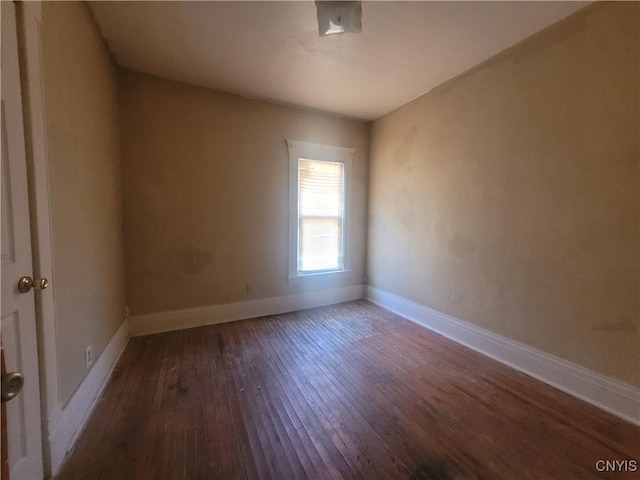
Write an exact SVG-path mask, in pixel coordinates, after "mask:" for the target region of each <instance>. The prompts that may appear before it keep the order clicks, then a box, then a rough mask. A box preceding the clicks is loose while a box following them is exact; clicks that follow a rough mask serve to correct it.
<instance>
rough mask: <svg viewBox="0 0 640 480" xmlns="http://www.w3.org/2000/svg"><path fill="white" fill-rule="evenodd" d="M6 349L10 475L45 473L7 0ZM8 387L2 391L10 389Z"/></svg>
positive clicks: (18, 99) (11, 10) (16, 478)
mask: <svg viewBox="0 0 640 480" xmlns="http://www.w3.org/2000/svg"><path fill="white" fill-rule="evenodd" d="M0 3H1V5H2V6H1V8H2V11H1V12H0V13H1V21H2V30H1V36H2V42H1V43H2V57H0V58H1V59H2V60H1V62H2V64H1V66H0V71H1V83H0V90H1V92H2V101H1V103H0V106H1V112H0V113H1V119H0V120H1V124H0V125H1V133H2V145H1V149H0V154H1V156H2V183H1V186H0V189H1V190H2V195H1V197H0V202H1V203H2V205H1V207H2V245H1V247H2V248H1V249H2V330H1V338H2V348H3V350H4V354H5V361H6V370H7V372H19V373H22V375H23V376H24V387H23V389H22V392H21V393H20V394H18V395H17V396H16V397H15V398H13V399H12V400H11V401H9V402H8V403H7V404H6V406H7V437H8V442H7V443H8V447H9V449H8V450H9V452H8V455H9V470H10V478H11V480H21V479H29V480H35V479H40V478H42V477H43V473H42V443H41V412H40V389H39V377H38V352H37V340H36V322H35V306H34V295H35V294H36V293H35V290H34V289H31V290H30V291H29V292H28V293H20V292H19V291H18V281H19V279H20V277H22V276H30V277H33V272H32V259H31V233H30V228H29V200H28V198H29V197H28V191H27V165H26V154H25V137H24V125H23V115H22V95H21V91H20V71H19V63H18V41H17V34H16V16H15V6H14V4H13V2H11V1H2V2H0ZM5 392H6V391H3V394H5Z"/></svg>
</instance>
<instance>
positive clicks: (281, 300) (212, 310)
mask: <svg viewBox="0 0 640 480" xmlns="http://www.w3.org/2000/svg"><path fill="white" fill-rule="evenodd" d="M363 297H364V285H349V286H346V287H336V288H329V289H323V290H313V291H309V292H302V293H294V294H289V295H280V296H277V297H268V298H259V299H255V300H246V301H243V302H235V303H226V304H223V305H208V306H205V307H197V308H189V309H184V310H172V311H168V312H160V313H151V314H148V315H133V316H131V317H130V318H129V333H130V335H131V336H132V337H135V336H139V335H149V334H152V333H162V332H171V331H174V330H182V329H185V328H194V327H203V326H206V325H215V324H217V323H225V322H233V321H236V320H245V319H248V318H255V317H262V316H265V315H275V314H278V313H285V312H293V311H295V310H303V309H305V308H314V307H321V306H324V305H331V304H334V303H340V302H347V301H349V300H357V299H359V298H363Z"/></svg>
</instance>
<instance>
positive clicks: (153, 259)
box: [119, 71, 369, 314]
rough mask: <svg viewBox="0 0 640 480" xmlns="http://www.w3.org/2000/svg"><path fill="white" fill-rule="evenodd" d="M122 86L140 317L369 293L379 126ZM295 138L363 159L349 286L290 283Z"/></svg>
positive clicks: (150, 80) (154, 87)
mask: <svg viewBox="0 0 640 480" xmlns="http://www.w3.org/2000/svg"><path fill="white" fill-rule="evenodd" d="M119 88H120V95H121V96H120V119H121V134H122V152H123V162H124V163H123V167H124V175H123V188H124V197H123V201H124V212H125V215H124V220H125V230H124V231H125V260H126V261H125V265H126V269H125V270H126V294H127V303H128V306H129V308H130V311H131V313H132V314H143V313H152V312H162V311H167V310H176V309H185V308H190V307H198V306H204V305H217V304H223V303H229V302H236V301H242V300H249V299H253V298H263V297H271V296H275V295H283V294H287V293H294V292H298V291H301V290H308V289H310V288H318V287H328V286H332V285H345V284H359V283H362V278H363V274H364V258H365V252H364V244H365V233H366V232H365V222H366V180H367V157H368V145H369V125H368V124H366V123H362V122H355V121H348V120H344V119H339V118H335V117H331V116H327V115H320V114H316V113H310V112H307V111H303V110H299V109H294V108H287V107H283V106H279V105H275V104H270V103H266V102H260V101H254V100H249V99H246V98H243V97H240V96H237V95H232V94H227V93H221V92H217V91H214V90H208V89H204V88H199V87H193V86H189V85H186V84H182V83H177V82H172V81H167V80H162V79H159V78H156V77H151V76H147V75H142V74H138V73H134V72H130V71H121V75H120V84H119ZM287 138H291V139H295V140H302V141H308V142H315V143H323V144H331V145H339V146H346V147H354V148H356V149H357V152H356V156H355V160H354V169H353V170H354V190H353V211H352V213H353V216H352V227H353V230H352V239H353V241H354V245H356V246H357V247H356V248H355V250H354V258H353V273H352V275H351V277H350V278H347V279H344V280H341V281H340V282H339V283H335V284H324V285H319V286H318V285H315V286H314V285H289V284H288V283H287V273H288V265H287V252H288V240H287V239H288V233H287V232H288V231H287V229H288V175H289V174H288V162H289V160H288V154H287V147H286V143H285V139H287Z"/></svg>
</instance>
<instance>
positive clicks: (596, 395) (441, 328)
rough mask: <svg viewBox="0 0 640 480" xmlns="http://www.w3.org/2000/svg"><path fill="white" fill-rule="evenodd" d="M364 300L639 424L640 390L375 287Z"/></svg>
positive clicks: (370, 289)
mask: <svg viewBox="0 0 640 480" xmlns="http://www.w3.org/2000/svg"><path fill="white" fill-rule="evenodd" d="M366 298H367V299H368V300H370V301H372V302H374V303H376V304H378V305H380V306H381V307H383V308H386V309H387V310H391V311H392V312H395V313H397V314H399V315H401V316H403V317H405V318H407V319H409V320H411V321H413V322H415V323H417V324H419V325H422V326H423V327H426V328H428V329H429V330H433V331H435V332H437V333H439V334H441V335H443V336H445V337H447V338H449V339H451V340H453V341H455V342H457V343H460V344H462V345H465V346H467V347H469V348H471V349H472V350H475V351H477V352H480V353H482V354H484V355H487V356H488V357H491V358H493V359H495V360H497V361H499V362H501V363H504V364H505V365H508V366H510V367H512V368H514V369H516V370H519V371H520V372H523V373H525V374H527V375H529V376H531V377H534V378H536V379H538V380H540V381H542V382H544V383H547V384H549V385H551V386H553V387H555V388H557V389H559V390H562V391H563V392H566V393H568V394H570V395H573V396H574V397H577V398H579V399H581V400H584V401H586V402H588V403H591V404H593V405H595V406H597V407H599V408H601V409H603V410H606V411H608V412H610V413H612V414H614V415H616V416H618V417H620V418H623V419H625V420H627V421H629V422H631V423H633V424H635V425H640V388H638V387H635V386H633V385H629V384H627V383H624V382H621V381H619V380H615V379H613V378H610V377H606V376H604V375H602V374H600V373H597V372H594V371H593V370H589V369H587V368H585V367H582V366H580V365H577V364H575V363H572V362H569V361H567V360H564V359H562V358H558V357H556V356H554V355H551V354H549V353H545V352H543V351H541V350H537V349H535V348H532V347H528V346H526V345H524V344H522V343H519V342H516V341H514V340H510V339H508V338H506V337H503V336H500V335H497V334H495V333H492V332H489V331H487V330H484V329H482V328H480V327H477V326H475V325H471V324H469V323H467V322H463V321H461V320H458V319H456V318H454V317H452V316H450V315H446V314H444V313H441V312H438V311H437V310H433V309H431V308H429V307H425V306H424V305H420V304H418V303H415V302H412V301H410V300H407V299H405V298H402V297H399V296H397V295H394V294H392V293H389V292H385V291H383V290H380V289H378V288H375V287H370V286H367V287H366Z"/></svg>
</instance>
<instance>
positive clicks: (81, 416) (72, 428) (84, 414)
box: [49, 319, 129, 477]
mask: <svg viewBox="0 0 640 480" xmlns="http://www.w3.org/2000/svg"><path fill="white" fill-rule="evenodd" d="M128 338H129V322H128V320H127V319H125V320H124V321H123V322H122V324H121V325H120V327H119V328H118V330H117V331H116V333H115V334H114V335H113V337H111V340H109V343H108V344H107V346H106V347H105V348H104V350H103V351H102V353H101V354H100V356H99V357H98V358H97V359H96V361H95V363H94V364H93V367H92V368H91V370H89V373H87V375H86V376H85V377H84V380H82V383H81V384H80V386H79V387H78V389H77V390H76V391H75V393H74V394H73V396H72V397H71V399H70V400H69V401H68V402H67V404H66V405H65V406H64V408H62V409H60V410H59V413H58V414H57V415H56V417H55V418H54V419H53V420H52V421H51V422H50V425H51V428H50V430H49V431H50V432H51V434H50V435H49V447H50V460H51V473H52V475H53V476H54V477H55V475H57V474H58V471H59V470H60V467H61V466H62V464H63V463H64V460H65V456H66V455H67V453H68V452H69V451H70V450H71V449H72V448H73V446H74V444H75V441H76V440H77V438H78V435H79V434H80V432H81V431H82V429H83V428H84V425H85V423H86V421H87V419H88V418H89V415H91V412H92V411H93V409H94V407H95V405H96V403H97V401H98V399H99V398H100V395H101V394H102V391H103V390H104V387H105V386H106V384H107V381H108V380H109V377H110V376H111V372H113V369H114V368H115V366H116V363H117V362H118V359H119V358H120V355H121V354H122V352H123V350H124V347H125V346H126V344H127V340H128Z"/></svg>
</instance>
